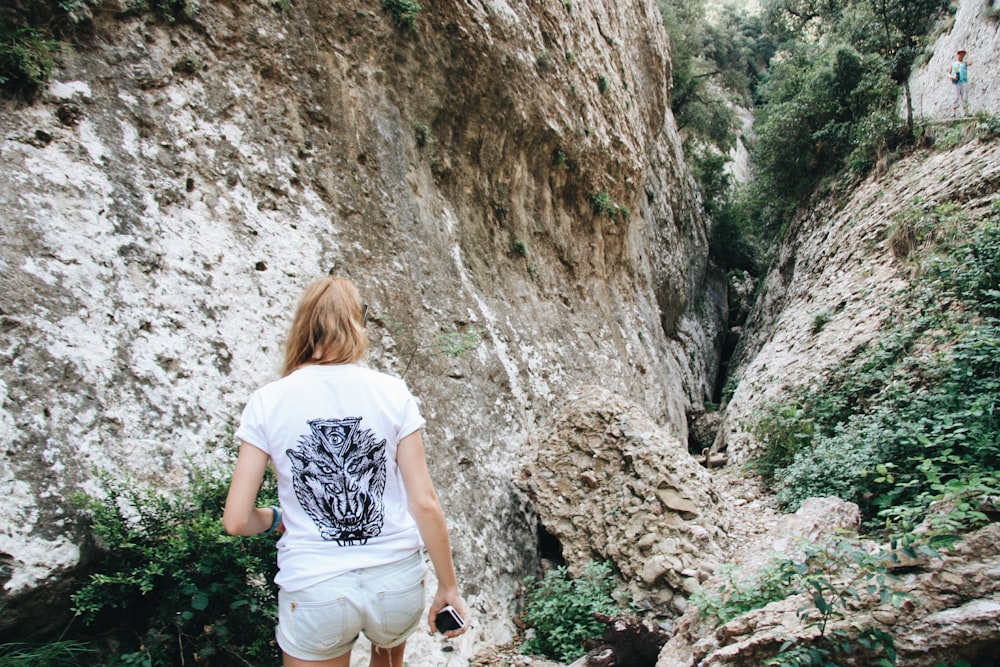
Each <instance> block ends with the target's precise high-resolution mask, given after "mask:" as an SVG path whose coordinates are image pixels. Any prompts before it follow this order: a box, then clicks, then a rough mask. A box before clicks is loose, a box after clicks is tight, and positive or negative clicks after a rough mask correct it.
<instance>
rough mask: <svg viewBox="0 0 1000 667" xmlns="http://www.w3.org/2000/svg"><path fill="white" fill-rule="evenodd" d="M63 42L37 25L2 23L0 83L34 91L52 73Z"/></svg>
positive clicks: (21, 89)
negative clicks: (27, 26)
mask: <svg viewBox="0 0 1000 667" xmlns="http://www.w3.org/2000/svg"><path fill="white" fill-rule="evenodd" d="M58 50H59V42H58V41H56V40H55V39H52V37H51V36H49V35H48V34H47V33H46V32H44V31H42V30H39V29H36V28H17V27H14V26H12V25H10V24H8V23H6V22H4V23H2V24H0V86H3V87H5V88H7V89H8V90H12V91H24V92H31V91H33V90H35V89H37V88H39V87H40V86H42V85H44V84H45V82H46V81H48V80H49V76H51V74H52V67H53V66H54V64H55V61H54V59H53V56H54V54H55V53H56V51H58Z"/></svg>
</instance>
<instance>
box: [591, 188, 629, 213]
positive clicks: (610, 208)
mask: <svg viewBox="0 0 1000 667" xmlns="http://www.w3.org/2000/svg"><path fill="white" fill-rule="evenodd" d="M590 204H591V206H593V207H594V213H596V214H597V215H603V216H606V217H608V218H610V219H612V220H618V219H619V218H623V219H624V218H628V217H629V210H628V207H626V206H625V205H623V204H619V203H618V202H616V201H615V200H614V199H613V198H612V197H611V195H610V194H608V193H607V192H605V191H601V192H595V193H594V194H593V195H591V197H590Z"/></svg>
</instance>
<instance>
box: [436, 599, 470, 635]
mask: <svg viewBox="0 0 1000 667" xmlns="http://www.w3.org/2000/svg"><path fill="white" fill-rule="evenodd" d="M434 625H435V626H437V629H438V632H448V631H449V630H461V629H462V628H464V627H465V621H463V620H462V617H461V616H459V615H458V612H457V611H455V608H454V607H452V606H451V605H450V604H449V605H445V606H444V607H442V608H441V611H439V612H438V614H437V616H435V617H434Z"/></svg>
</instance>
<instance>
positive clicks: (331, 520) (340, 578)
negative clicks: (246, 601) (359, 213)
mask: <svg viewBox="0 0 1000 667" xmlns="http://www.w3.org/2000/svg"><path fill="white" fill-rule="evenodd" d="M364 319H365V314H363V313H362V305H361V300H360V298H359V296H358V290H357V288H356V287H355V286H354V284H353V283H352V282H351V281H349V280H347V279H346V278H334V277H330V278H324V279H322V280H318V281H316V282H314V283H313V284H311V285H310V286H309V287H308V288H307V289H306V291H305V294H304V295H303V297H302V300H301V301H300V302H299V306H298V309H297V311H296V313H295V319H294V321H293V323H292V328H291V331H290V332H289V335H288V340H287V342H286V344H285V362H284V367H283V369H282V378H281V379H279V380H277V381H275V382H272V383H270V384H268V385H265V386H264V387H262V388H261V389H258V390H257V391H256V392H255V393H254V394H253V396H252V397H251V398H250V402H249V403H248V404H247V406H246V408H245V409H244V411H243V417H242V420H241V423H240V427H239V429H237V431H236V437H237V438H238V439H239V440H240V453H239V457H238V459H237V461H236V469H235V471H234V472H233V479H232V482H231V484H230V487H229V496H228V497H227V499H226V508H225V511H224V513H223V519H222V521H223V526H224V527H225V530H226V532H227V533H229V534H231V535H254V534H257V533H267V532H271V531H274V530H276V529H278V530H282V529H283V531H284V532H283V535H282V536H281V539H280V540H279V541H278V575H277V576H276V577H275V583H276V584H278V587H279V590H278V627H277V629H276V631H275V635H276V637H277V640H278V645H279V646H280V647H281V651H282V655H283V664H284V665H285V667H306V666H308V667H348V665H350V657H351V648H352V647H353V646H354V642H355V640H356V639H357V638H358V634H359V633H360V632H362V631H363V632H364V633H365V635H366V636H367V637H368V638H369V639H370V640H371V642H372V655H371V665H373V667H400V666H401V665H402V664H403V651H404V649H405V645H406V639H407V637H408V636H409V635H410V634H411V633H412V632H413V631H414V630H415V629H416V627H417V625H418V624H419V621H420V615H421V612H422V611H423V608H424V601H425V600H424V584H423V578H424V575H425V573H426V566H425V565H424V561H423V558H422V555H421V549H422V548H426V550H427V552H428V554H429V555H430V559H431V563H432V564H433V566H434V571H435V572H436V573H437V578H438V588H437V593H436V594H435V596H434V600H433V602H432V603H431V606H430V615H429V624H430V627H431V631H432V632H433V631H435V630H436V629H437V628H436V626H435V616H436V615H437V614H438V612H439V611H441V609H442V608H443V607H445V605H452V606H453V607H454V608H455V609H456V610H457V612H458V613H459V615H460V616H461V617H462V618H468V615H467V611H466V608H465V604H464V602H463V600H462V597H461V595H460V594H459V591H458V581H457V579H456V577H455V569H454V566H453V564H452V560H451V546H450V543H449V540H448V531H447V528H446V526H445V520H444V514H443V513H442V511H441V505H440V503H439V502H438V498H437V494H436V492H435V491H434V485H433V483H432V482H431V478H430V475H429V474H428V471H427V464H426V462H425V460H424V444H423V440H422V439H421V435H420V429H421V428H422V427H423V426H424V423H425V422H424V419H423V418H422V417H421V416H420V412H419V410H418V408H417V404H416V401H415V400H414V398H413V396H412V395H411V394H410V392H409V390H408V389H407V388H406V385H405V383H404V382H403V381H402V380H400V379H398V378H393V377H391V376H389V375H385V374H382V373H378V372H376V371H373V370H371V369H368V368H366V367H363V366H360V365H358V363H357V362H358V361H359V360H360V359H361V358H362V357H363V356H364V355H365V353H366V352H367V349H368V338H367V336H366V334H365V330H364ZM269 461H270V462H271V463H273V465H274V467H275V470H276V472H277V478H278V500H279V503H280V504H281V507H280V509H279V508H278V507H255V505H256V500H257V493H258V491H259V489H260V485H261V482H262V481H263V478H264V470H265V468H266V467H267V464H268V462H269ZM462 632H464V628H463V629H459V630H452V631H449V632H447V633H446V636H448V637H453V636H456V635H459V634H461V633H462Z"/></svg>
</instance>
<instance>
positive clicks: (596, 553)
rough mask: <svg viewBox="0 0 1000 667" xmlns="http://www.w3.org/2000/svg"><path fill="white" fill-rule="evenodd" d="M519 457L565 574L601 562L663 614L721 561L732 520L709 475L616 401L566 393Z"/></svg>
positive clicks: (681, 447) (597, 393) (677, 608)
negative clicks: (566, 569)
mask: <svg viewBox="0 0 1000 667" xmlns="http://www.w3.org/2000/svg"><path fill="white" fill-rule="evenodd" d="M526 451H527V456H526V460H525V463H524V466H523V468H522V477H521V480H520V482H519V483H520V485H521V486H522V488H524V490H525V491H526V492H527V494H528V496H529V498H531V500H532V502H533V504H534V508H535V511H537V512H538V518H539V522H540V523H541V525H542V526H543V527H544V529H545V531H546V532H547V533H549V534H550V535H551V536H553V537H554V538H555V539H556V540H558V543H559V545H560V546H561V556H562V557H563V558H564V559H565V561H566V564H567V565H568V567H569V570H570V572H571V573H572V574H578V573H579V572H581V571H582V570H583V569H584V567H585V566H586V565H587V564H588V563H589V562H591V561H610V562H611V563H613V565H614V567H615V569H616V570H617V571H618V572H620V574H621V576H622V578H623V579H624V582H625V583H626V584H627V585H628V587H629V588H630V589H631V590H630V593H631V597H632V599H633V600H634V601H635V602H636V603H638V604H640V605H644V606H646V607H647V608H648V609H650V610H653V609H656V610H658V611H659V612H661V613H663V614H664V615H667V616H673V615H675V614H677V613H678V612H681V611H683V610H684V609H685V608H686V606H687V598H688V596H690V595H691V593H693V592H694V591H696V590H698V589H699V588H700V587H701V583H702V582H703V581H705V580H706V579H707V578H708V577H709V575H710V574H711V573H712V572H713V571H714V570H715V569H716V568H717V567H718V566H719V565H720V564H721V563H722V562H723V554H724V551H725V548H724V544H725V541H726V532H727V527H728V525H729V524H730V523H731V521H732V519H733V518H732V516H731V514H730V512H729V508H728V507H727V506H726V505H725V504H723V503H722V502H721V499H720V497H719V495H718V494H717V493H716V492H715V490H714V489H713V487H712V482H711V479H710V475H709V473H708V472H707V471H706V470H705V469H704V468H703V467H702V466H700V465H698V464H697V463H696V462H695V460H694V458H693V457H692V456H691V455H690V454H688V451H687V446H686V445H685V444H684V443H682V442H681V441H680V440H679V439H677V438H676V437H674V436H671V435H669V434H668V433H666V432H665V431H664V429H663V428H662V426H660V425H658V424H656V423H655V422H654V421H653V420H652V419H650V417H649V416H648V415H647V414H646V413H645V412H644V411H643V410H642V409H641V408H639V407H638V406H636V405H635V404H633V403H631V402H629V401H627V400H626V399H624V398H622V397H621V396H617V395H615V394H614V393H612V392H610V391H608V390H606V389H602V388H600V387H585V388H583V389H581V390H579V391H577V392H575V393H573V394H571V395H569V396H567V397H566V400H565V405H564V407H563V408H562V410H560V411H559V413H557V414H556V416H555V417H554V419H552V421H551V422H549V423H548V424H546V425H545V426H544V427H543V428H541V429H539V430H538V431H537V432H535V433H533V434H532V435H531V437H530V438H529V439H528V448H527V450H526Z"/></svg>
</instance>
